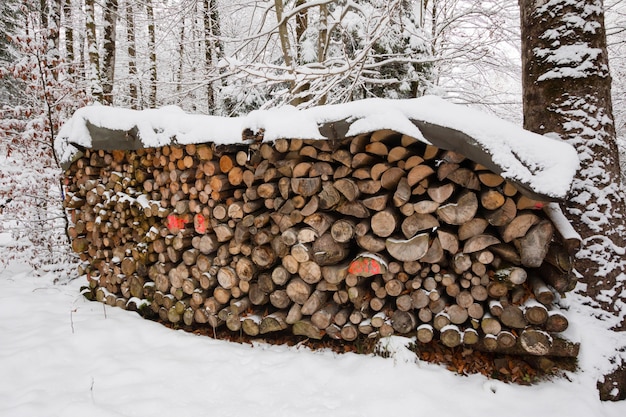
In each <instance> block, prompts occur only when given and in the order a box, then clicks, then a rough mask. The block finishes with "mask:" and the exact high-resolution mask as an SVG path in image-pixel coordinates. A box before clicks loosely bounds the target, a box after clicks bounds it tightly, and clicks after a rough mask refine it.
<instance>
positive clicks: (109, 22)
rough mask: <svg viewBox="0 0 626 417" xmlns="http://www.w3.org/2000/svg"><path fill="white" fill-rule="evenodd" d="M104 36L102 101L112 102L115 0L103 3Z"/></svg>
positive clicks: (115, 20) (115, 18)
mask: <svg viewBox="0 0 626 417" xmlns="http://www.w3.org/2000/svg"><path fill="white" fill-rule="evenodd" d="M103 19H104V38H103V54H102V68H101V69H102V74H101V76H100V78H101V80H102V101H103V102H104V104H109V105H110V104H113V82H114V80H115V44H116V36H115V34H116V27H117V0H107V1H106V2H105V3H104V16H103Z"/></svg>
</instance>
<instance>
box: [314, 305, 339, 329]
mask: <svg viewBox="0 0 626 417" xmlns="http://www.w3.org/2000/svg"><path fill="white" fill-rule="evenodd" d="M338 311H339V305H338V304H337V303H335V302H334V301H329V302H327V303H326V304H325V305H324V306H322V308H320V309H319V310H317V311H316V312H315V313H313V314H312V315H311V323H312V324H313V325H315V326H316V327H317V328H318V329H325V328H327V327H328V326H330V325H331V324H332V323H333V318H334V317H335V315H336V314H337V312H338Z"/></svg>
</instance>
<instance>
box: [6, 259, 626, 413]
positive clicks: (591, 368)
mask: <svg viewBox="0 0 626 417" xmlns="http://www.w3.org/2000/svg"><path fill="white" fill-rule="evenodd" d="M58 278H59V277H58V276H54V275H52V274H49V275H46V276H43V277H37V276H36V274H34V273H33V272H32V271H31V270H30V269H29V268H27V267H25V266H23V265H20V264H16V263H13V264H10V265H9V266H8V267H7V268H5V269H4V270H3V271H1V272H0V335H1V336H0V375H2V378H0V415H2V416H10V417H17V416H28V417H31V416H63V417H72V416H92V417H100V416H149V415H197V416H209V415H211V416H231V415H232V416H235V415H236V416H240V415H250V416H318V415H319V416H335V417H336V416H379V415H394V416H424V415H438V416H458V415H463V416H464V417H474V416H481V417H482V416H485V415H488V414H487V413H489V414H491V413H494V412H496V413H497V414H498V415H506V416H511V417H512V416H525V417H526V416H529V415H532V416H551V417H552V416H568V417H577V416H581V417H582V416H584V417H589V416H607V417H610V416H620V417H621V416H623V415H625V414H624V413H625V412H626V403H625V402H623V401H622V402H618V403H602V402H600V401H599V399H598V394H597V391H596V388H595V384H596V380H597V378H598V376H599V375H600V374H602V373H603V372H604V371H606V369H605V366H607V364H608V361H607V360H606V357H610V356H611V355H613V354H614V353H615V349H616V347H617V346H624V345H625V340H623V339H624V337H625V335H616V334H615V333H612V332H609V331H607V330H606V329H607V327H608V326H610V325H611V322H610V321H604V320H598V319H596V318H594V317H592V312H591V310H589V309H588V308H586V307H584V306H583V305H582V303H581V302H580V300H578V299H577V298H576V296H575V295H571V296H569V299H568V300H563V301H564V304H567V305H569V306H570V309H569V318H570V323H571V326H570V327H571V330H568V333H567V334H566V336H568V337H569V338H571V339H576V340H580V341H581V343H582V348H581V353H580V370H579V371H578V372H574V373H572V372H568V373H565V374H564V376H563V377H560V378H554V379H552V380H549V381H544V382H541V383H539V384H535V385H533V386H519V385H513V384H506V383H503V382H500V381H495V380H489V379H487V378H485V377H483V376H480V375H472V376H460V375H457V374H454V373H451V372H449V371H447V370H446V369H445V368H444V367H441V366H437V365H432V364H429V363H424V362H419V361H416V360H415V356H414V354H413V353H412V352H410V351H408V350H407V349H406V348H404V344H405V343H406V342H407V341H408V339H405V338H399V337H393V338H391V339H385V340H383V342H382V343H383V344H384V346H386V347H387V348H388V349H389V350H390V351H391V357H390V358H382V357H379V356H371V355H358V354H353V353H347V354H336V353H333V352H330V351H311V350H309V349H308V348H305V347H286V346H273V345H268V344H265V343H261V342H259V343H256V344H254V345H249V344H239V343H234V342H227V341H221V340H215V339H212V338H209V337H202V336H196V335H193V334H189V333H185V332H183V331H176V330H171V329H168V328H166V327H163V326H161V325H159V324H157V323H154V322H151V321H148V320H144V319H142V318H141V317H140V316H138V315H137V314H135V313H132V312H128V311H124V310H122V309H118V308H110V307H108V306H104V305H103V304H100V303H97V302H89V301H87V300H86V299H84V298H83V297H82V296H81V295H80V294H79V292H80V286H81V285H83V284H84V283H83V282H82V280H74V281H71V282H69V283H68V284H58V283H57V284H55V283H53V282H54V281H55V279H58ZM61 281H62V280H61ZM565 301H567V302H566V303H565ZM618 338H621V339H618Z"/></svg>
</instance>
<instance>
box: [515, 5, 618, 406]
mask: <svg viewBox="0 0 626 417" xmlns="http://www.w3.org/2000/svg"><path fill="white" fill-rule="evenodd" d="M544 3H545V2H537V1H531V0H519V4H520V13H521V35H522V51H523V52H522V67H523V73H522V78H523V104H524V128H525V129H528V130H531V131H534V132H536V133H540V134H550V135H552V136H556V137H559V138H561V139H563V140H565V141H567V142H569V143H570V144H572V145H573V146H574V147H575V148H576V149H577V151H578V155H579V159H580V169H579V171H578V174H577V176H576V179H575V180H574V183H573V187H572V197H571V198H570V200H569V201H568V202H567V204H566V206H567V207H566V211H567V214H568V218H569V219H570V221H571V222H572V223H573V225H574V227H575V229H576V230H577V231H578V232H579V233H580V235H581V236H582V238H583V243H582V250H581V251H579V252H578V254H577V256H576V259H575V261H574V268H575V269H576V270H577V271H578V272H579V273H580V275H581V278H580V279H581V280H582V281H583V282H584V283H585V284H586V290H585V294H586V295H587V296H589V297H590V298H592V299H593V300H594V301H595V302H597V303H599V305H600V306H601V307H602V308H603V309H604V310H606V311H608V312H610V313H612V314H614V312H615V311H616V307H617V305H619V303H621V302H623V300H620V299H619V294H621V293H623V285H624V284H623V283H624V279H623V272H622V271H624V266H626V260H625V259H624V257H623V249H624V246H625V243H626V242H625V241H624V239H625V238H624V236H626V230H625V229H626V224H625V222H626V205H625V202H624V195H623V191H622V189H621V188H620V186H619V185H620V184H621V182H620V166H619V161H618V149H617V144H616V140H615V139H616V133H615V124H614V119H613V109H612V102H611V76H610V74H609V67H608V54H607V49H606V32H605V27H604V5H603V1H602V0H581V1H576V2H571V1H565V0H562V1H552V2H549V3H545V4H544ZM573 17H574V18H575V19H572V18H573ZM590 28H591V29H592V30H590ZM555 39H556V40H557V42H555ZM574 52H576V53H574ZM563 57H565V59H563ZM603 292H604V293H612V294H615V295H614V296H613V297H610V296H605V295H603ZM618 327H619V330H626V323H624V322H622V323H621V325H620V326H618ZM618 365H619V364H618ZM621 367H622V369H623V367H624V365H623V364H622V365H621ZM622 372H623V371H622ZM605 379H606V380H610V379H611V378H610V377H607V378H605ZM599 385H600V384H599ZM618 391H619V392H618V394H617V395H612V394H610V393H609V392H608V391H606V390H601V398H602V399H604V400H607V399H618V398H624V397H625V396H626V382H625V381H624V379H623V378H622V379H621V384H620V386H619V387H618Z"/></svg>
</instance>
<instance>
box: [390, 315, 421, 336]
mask: <svg viewBox="0 0 626 417" xmlns="http://www.w3.org/2000/svg"><path fill="white" fill-rule="evenodd" d="M391 325H392V327H393V329H394V330H395V331H396V332H397V333H399V334H407V333H409V332H411V331H413V330H415V328H416V326H417V319H416V318H415V315H414V314H413V313H411V312H408V311H401V310H395V311H394V312H393V314H392V315H391Z"/></svg>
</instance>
